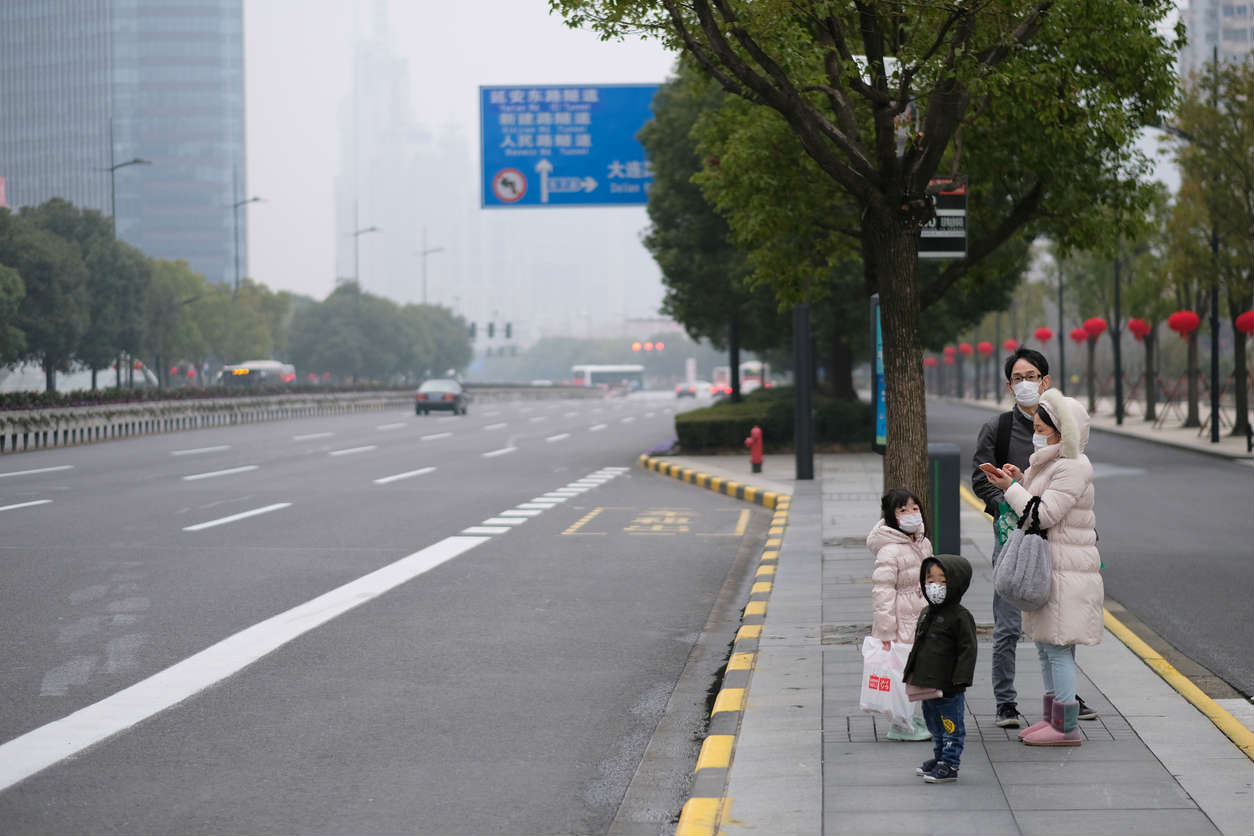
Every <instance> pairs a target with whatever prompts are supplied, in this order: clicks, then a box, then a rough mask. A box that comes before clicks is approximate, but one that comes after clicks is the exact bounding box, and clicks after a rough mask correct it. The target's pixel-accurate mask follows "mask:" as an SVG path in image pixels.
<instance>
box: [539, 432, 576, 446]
mask: <svg viewBox="0 0 1254 836" xmlns="http://www.w3.org/2000/svg"><path fill="white" fill-rule="evenodd" d="M568 438H570V433H558V434H557V435H551V436H549V437H548V438H546V439H544V440H545V441H547V442H549V443H550V444H552V443H553V442H554V441H564V440H565V439H568Z"/></svg>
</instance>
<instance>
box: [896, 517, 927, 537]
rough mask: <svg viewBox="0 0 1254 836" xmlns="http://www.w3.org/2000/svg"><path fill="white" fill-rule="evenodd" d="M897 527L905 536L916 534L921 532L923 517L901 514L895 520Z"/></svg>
mask: <svg viewBox="0 0 1254 836" xmlns="http://www.w3.org/2000/svg"><path fill="white" fill-rule="evenodd" d="M897 525H898V526H900V527H901V530H902V531H904V532H906V533H907V534H918V533H919V532H921V531H923V515H922V514H902V515H901V516H900V517H898V518H897Z"/></svg>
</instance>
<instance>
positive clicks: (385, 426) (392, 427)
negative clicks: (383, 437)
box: [375, 421, 409, 430]
mask: <svg viewBox="0 0 1254 836" xmlns="http://www.w3.org/2000/svg"><path fill="white" fill-rule="evenodd" d="M407 426H409V425H408V424H406V423H405V422H404V421H401V422H399V423H396V424H380V425H379V426H377V427H375V429H376V430H399V429H400V428H401V427H407Z"/></svg>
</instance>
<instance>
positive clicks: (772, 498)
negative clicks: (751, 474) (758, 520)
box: [762, 491, 779, 508]
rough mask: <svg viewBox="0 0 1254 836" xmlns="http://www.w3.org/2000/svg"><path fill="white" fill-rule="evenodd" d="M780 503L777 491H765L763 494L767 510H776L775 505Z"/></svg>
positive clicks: (763, 502) (763, 501)
mask: <svg viewBox="0 0 1254 836" xmlns="http://www.w3.org/2000/svg"><path fill="white" fill-rule="evenodd" d="M778 501H779V494H777V493H775V491H764V492H763V493H762V504H763V505H765V506H766V507H767V508H774V507H775V503H776V502H778Z"/></svg>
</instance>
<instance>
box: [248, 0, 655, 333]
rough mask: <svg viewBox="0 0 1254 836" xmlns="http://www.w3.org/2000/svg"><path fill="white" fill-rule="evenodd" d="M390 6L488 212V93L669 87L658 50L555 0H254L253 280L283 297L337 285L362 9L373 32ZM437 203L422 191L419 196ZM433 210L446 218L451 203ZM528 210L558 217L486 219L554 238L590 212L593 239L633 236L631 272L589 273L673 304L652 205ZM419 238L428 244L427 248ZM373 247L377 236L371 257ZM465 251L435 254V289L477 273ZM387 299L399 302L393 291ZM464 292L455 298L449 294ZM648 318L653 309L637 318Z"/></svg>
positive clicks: (440, 123)
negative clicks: (565, 11)
mask: <svg viewBox="0 0 1254 836" xmlns="http://www.w3.org/2000/svg"><path fill="white" fill-rule="evenodd" d="M380 3H382V4H383V8H384V9H386V15H387V18H388V20H389V23H390V30H391V32H390V35H391V40H392V44H393V46H394V48H395V49H396V50H397V52H398V53H399V54H401V55H402V56H404V57H405V58H406V59H407V60H408V62H409V72H410V80H411V87H412V90H413V98H414V101H413V106H414V110H415V112H416V113H417V118H418V120H419V121H420V122H422V123H423V124H424V126H425V127H427V128H429V129H431V130H432V131H433V132H434V133H443V132H445V131H446V130H447V129H448V128H449V126H450V125H454V126H457V128H458V129H459V132H460V133H461V134H462V135H463V136H464V137H465V140H466V143H467V146H468V147H467V154H466V156H467V157H468V158H470V159H471V160H472V161H473V163H474V165H473V170H472V171H469V172H466V174H467V176H466V177H465V182H464V190H465V191H464V195H465V200H466V202H467V203H471V204H473V205H475V206H477V205H478V200H479V197H478V195H479V177H478V174H477V172H478V160H479V150H478V142H479V127H478V120H479V116H478V87H479V86H480V85H485V84H578V83H632V82H637V83H641V82H661V81H663V80H664V79H665V78H666V76H667V74H668V72H669V70H670V67H671V65H672V62H673V59H672V56H670V55H668V54H667V53H665V52H664V51H663V50H662V49H661V48H660V47H659V46H657V45H656V44H653V43H642V42H639V41H633V42H629V43H613V42H610V43H603V42H601V41H599V40H598V39H597V38H596V37H595V36H594V35H592V34H590V33H587V32H580V31H575V30H571V29H568V28H567V27H566V26H565V25H564V23H563V22H562V21H561V19H560V18H557V17H553V16H550V15H549V13H548V10H547V4H546V3H545V2H544V0H456V2H450V0H390V2H387V1H386V0H246V2H245V4H244V9H245V11H244V26H245V59H246V65H245V67H246V76H247V91H246V92H247V120H248V125H247V130H248V168H249V171H248V179H249V191H250V193H251V194H255V195H259V196H261V197H262V198H264V200H265V202H264V203H261V204H254V205H252V206H250V207H248V208H249V226H250V231H251V241H250V248H249V257H250V272H251V273H252V275H253V276H254V277H256V278H257V279H258V280H259V281H262V282H265V283H266V284H267V285H269V286H271V287H274V288H281V289H289V290H294V291H298V292H301V293H307V294H310V295H313V296H316V297H318V298H321V297H323V296H325V295H326V293H327V292H329V291H330V289H331V288H332V287H333V284H334V279H335V246H336V240H335V236H336V233H335V228H334V205H333V178H334V177H335V175H336V174H337V167H338V161H339V154H340V149H339V136H340V134H339V128H338V124H337V115H336V114H337V109H338V108H339V106H340V104H341V102H342V101H343V100H344V97H345V96H346V95H347V94H348V92H349V90H350V88H351V82H352V77H351V72H350V71H351V66H352V63H351V62H352V42H353V31H354V5H355V6H356V13H357V15H358V26H359V27H360V29H361V31H362V32H363V33H365V32H369V31H370V29H371V28H372V21H373V20H374V19H375V17H376V15H377V13H378V9H379V6H380ZM363 83H364V84H366V83H369V82H368V81H366V80H363ZM424 197H425V196H423V195H415V200H422V199H424ZM435 200H448V198H447V197H444V198H440V197H436V198H435ZM429 209H430V210H431V211H432V212H434V213H439V212H440V211H441V207H440V206H434V207H429ZM509 211H511V210H493V214H494V215H501V214H502V213H503V212H509ZM513 211H518V210H513ZM521 211H522V213H523V215H532V216H534V215H536V213H541V214H543V213H556V214H555V215H553V216H552V217H551V218H548V219H547V220H546V219H543V218H541V219H536V218H534V217H532V218H527V217H493V218H491V219H486V220H484V221H483V223H484V224H487V225H489V226H490V227H491V228H492V229H499V230H504V232H503V233H502V234H508V230H509V228H510V227H511V226H518V227H527V226H530V227H535V226H537V225H541V226H543V227H545V228H546V229H547V228H552V227H554V226H555V223H554V221H555V220H557V219H559V218H561V217H562V216H567V217H570V213H572V212H578V213H580V215H579V217H578V218H577V219H575V221H574V222H575V223H577V225H578V227H579V230H580V234H581V235H584V236H586V235H588V233H589V230H590V229H591V230H594V232H593V236H594V237H600V236H609V239H610V240H620V239H621V241H622V246H623V250H622V251H620V252H619V253H618V254H617V255H618V259H619V260H621V261H623V262H625V263H623V264H614V265H604V264H597V263H595V259H593V263H589V264H587V265H586V267H587V269H588V270H598V271H600V270H604V269H608V270H619V269H624V270H630V271H632V273H633V275H634V274H642V273H645V272H650V273H651V278H650V282H651V286H650V287H648V288H643V290H644V291H645V295H647V296H648V297H649V302H648V305H647V307H648V308H650V309H655V308H656V306H657V303H658V301H659V300H660V298H661V297H660V293H661V291H660V283H659V282H658V280H657V270H656V267H653V266H652V262H651V260H650V259H649V258H648V254H647V253H646V252H645V250H644V248H643V247H642V246H641V245H640V244H639V241H638V239H639V234H640V232H641V231H642V230H643V229H644V227H645V226H646V225H647V222H648V221H647V217H646V215H645V212H644V209H643V208H628V209H623V208H619V209H606V208H589V209H582V210H545V209H540V210H534V209H533V210H521ZM376 222H378V223H379V225H380V226H383V227H384V228H385V232H390V233H391V234H392V235H394V236H395V235H396V234H398V233H397V231H396V230H388V229H387V224H386V223H385V222H379V221H376V220H374V219H369V220H367V219H364V218H363V219H362V223H363V225H364V224H369V223H376ZM443 234H444V235H445V237H450V236H451V235H453V234H455V233H451V232H449V231H448V230H445V231H444V233H443ZM528 235H529V236H530V237H531V238H534V235H533V234H532V233H528ZM416 241H417V238H416V236H415V243H414V245H413V246H414V248H416V247H417V243H416ZM369 243H370V244H371V246H378V243H377V242H369ZM431 243H432V245H433V246H434V245H435V244H436V242H435V241H432V242H431ZM542 243H543V242H537V244H538V246H537V247H536V251H535V252H527V251H526V250H525V249H524V250H523V251H521V252H518V253H516V254H514V255H513V256H512V257H513V258H515V259H521V260H523V261H524V262H525V260H526V259H528V258H531V257H533V256H535V257H541V256H542V255H543V253H542V251H543V250H544V249H546V247H544V246H541V245H540V244H542ZM366 244H367V242H366V241H365V240H364V239H363V251H364V250H366ZM453 249H454V248H449V250H448V251H447V252H445V253H441V254H440V255H439V256H432V257H431V260H430V263H429V269H430V272H431V274H432V280H433V283H434V282H436V281H437V280H438V279H439V278H440V276H438V275H437V273H439V274H441V275H450V274H451V275H470V274H474V273H476V272H477V270H478V268H476V267H475V265H473V264H471V263H470V262H473V261H474V260H475V259H476V258H477V254H476V253H472V252H454V251H453ZM548 249H551V247H548ZM365 266H366V265H365V262H364V256H363V269H362V276H363V283H364V284H367V286H368V287H369V285H370V282H368V281H367V278H368V277H369V274H368V273H367V271H366V269H365ZM526 266H527V265H526V264H525V263H524V264H522V265H521V267H522V268H524V269H525V268H526ZM454 267H456V268H457V271H458V272H453V268H454ZM376 289H377V290H378V292H383V293H385V294H387V295H389V296H393V297H396V296H397V295H398V294H397V293H394V292H389V290H390V288H388V287H379V286H377V285H376ZM451 292H452V291H450V290H448V289H447V288H444V291H443V295H444V297H445V298H448V297H449V294H450V293H451ZM438 295H439V294H436V293H434V292H433V296H438ZM414 298H416V297H414ZM401 301H411V300H410V299H403V300H401ZM465 304H466V302H463V305H465ZM482 304H485V305H486V304H488V303H487V302H484V303H482ZM646 312H652V311H651V310H649V311H642V310H633V311H628V313H631V314H632V315H640V314H642V313H646Z"/></svg>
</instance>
